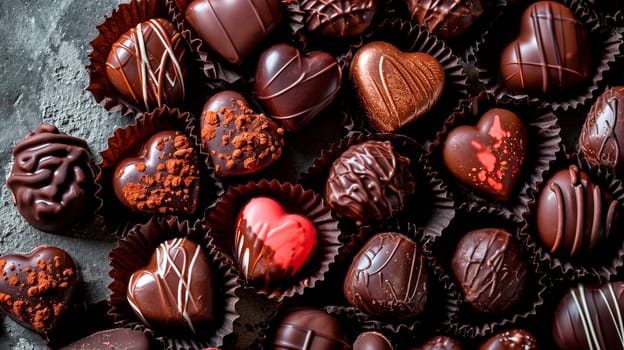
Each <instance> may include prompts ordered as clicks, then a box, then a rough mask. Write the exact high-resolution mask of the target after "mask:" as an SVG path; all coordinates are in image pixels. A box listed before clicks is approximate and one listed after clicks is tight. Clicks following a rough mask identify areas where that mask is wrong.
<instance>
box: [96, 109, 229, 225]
mask: <svg viewBox="0 0 624 350" xmlns="http://www.w3.org/2000/svg"><path fill="white" fill-rule="evenodd" d="M194 123H195V121H194V118H193V117H192V116H191V115H190V114H189V113H188V112H185V113H182V112H180V111H179V110H177V109H170V108H168V107H166V106H165V107H161V108H158V109H156V110H154V111H153V112H149V113H145V114H144V115H143V116H142V117H141V118H139V119H137V120H136V121H135V123H134V124H133V125H130V126H128V127H126V128H123V129H116V130H115V132H114V133H113V135H112V136H111V137H110V138H109V139H108V148H107V149H106V150H104V151H102V152H101V153H100V154H101V156H102V162H101V163H100V164H99V167H100V173H99V174H98V176H97V178H96V180H95V182H96V185H97V186H98V189H97V191H96V194H95V195H96V196H97V197H98V198H99V199H100V201H101V203H102V205H101V206H100V208H99V209H98V214H99V215H101V216H102V217H103V219H104V226H105V227H106V228H107V229H108V230H109V231H110V232H111V233H112V234H113V235H114V236H116V237H123V236H124V235H125V234H126V232H127V231H128V230H129V229H130V228H132V227H133V226H134V225H136V224H139V223H145V222H147V220H149V218H150V215H147V214H145V215H141V214H137V213H135V212H132V211H131V210H130V209H128V208H126V207H125V206H124V205H123V204H121V202H120V201H119V199H118V198H117V195H116V194H115V192H114V190H113V188H112V179H113V176H114V171H115V168H116V166H117V164H118V163H119V162H120V161H122V160H123V159H125V158H126V157H127V156H128V154H129V152H133V151H136V150H137V149H138V148H140V147H141V146H143V144H144V143H145V142H146V141H147V140H148V139H149V138H150V137H151V136H152V135H154V134H155V133H157V132H159V131H163V130H178V131H181V132H183V133H184V134H185V135H186V136H188V137H189V138H190V139H191V142H192V143H193V145H194V146H195V151H196V153H197V155H198V168H199V171H200V178H201V180H200V188H201V192H200V196H199V200H198V204H197V209H196V211H195V213H194V214H193V215H180V216H178V219H179V220H180V221H186V220H188V221H190V222H191V224H193V223H194V222H195V221H197V220H199V219H201V218H202V215H203V213H204V210H205V209H206V208H209V207H210V206H212V205H214V203H215V202H216V200H217V198H218V197H219V196H220V195H221V194H222V193H223V188H222V187H221V183H220V182H219V180H217V179H216V178H215V177H214V169H211V168H207V167H205V166H202V164H203V160H202V159H201V153H200V152H199V141H198V137H197V135H196V130H195V126H194Z"/></svg>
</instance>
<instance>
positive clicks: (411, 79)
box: [350, 41, 445, 132]
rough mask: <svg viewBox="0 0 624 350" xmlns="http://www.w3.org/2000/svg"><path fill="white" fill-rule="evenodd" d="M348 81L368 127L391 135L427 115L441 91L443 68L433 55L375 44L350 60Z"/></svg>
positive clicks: (443, 75)
mask: <svg viewBox="0 0 624 350" xmlns="http://www.w3.org/2000/svg"><path fill="white" fill-rule="evenodd" d="M350 72H351V73H350V78H351V81H353V84H354V85H355V88H356V90H357V93H358V95H359V96H360V100H361V101H362V104H363V106H364V109H365V110H366V115H367V117H368V121H369V122H370V124H371V125H372V126H373V127H374V128H375V129H377V130H378V131H382V132H393V131H396V130H397V129H399V128H400V127H402V126H404V125H406V124H409V123H411V122H413V121H415V120H417V119H418V118H420V117H422V116H423V115H424V114H425V113H427V112H428V111H429V110H430V109H431V108H432V107H433V106H434V105H435V104H436V103H437V102H438V100H439V99H440V97H441V96H442V91H443V90H444V81H445V74H444V68H443V67H442V65H441V64H440V62H439V61H438V60H436V59H435V58H434V57H433V56H431V55H429V54H426V53H422V52H402V51H400V50H399V49H397V48H396V47H394V46H393V45H391V44H388V43H386V42H382V41H374V42H371V43H368V44H366V45H364V46H362V47H361V48H360V49H359V50H358V52H357V53H356V54H355V56H354V57H353V62H352V63H351V71H350Z"/></svg>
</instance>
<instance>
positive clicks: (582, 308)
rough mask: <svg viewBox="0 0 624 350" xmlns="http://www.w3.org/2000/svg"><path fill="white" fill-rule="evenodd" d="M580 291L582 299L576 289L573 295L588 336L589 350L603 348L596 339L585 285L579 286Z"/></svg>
mask: <svg viewBox="0 0 624 350" xmlns="http://www.w3.org/2000/svg"><path fill="white" fill-rule="evenodd" d="M578 293H579V296H580V301H579V298H578V297H577V295H576V290H574V289H573V290H572V293H571V295H572V299H573V300H574V303H575V304H576V307H577V308H578V310H579V316H580V318H581V323H582V325H583V330H584V332H585V336H586V338H587V345H588V346H589V350H603V349H601V348H600V344H598V341H597V340H596V333H595V330H594V327H593V324H592V322H591V315H589V310H588V307H587V300H586V299H585V293H584V288H583V285H579V286H578ZM594 345H596V347H594Z"/></svg>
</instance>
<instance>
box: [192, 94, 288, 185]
mask: <svg viewBox="0 0 624 350" xmlns="http://www.w3.org/2000/svg"><path fill="white" fill-rule="evenodd" d="M201 140H202V146H203V147H204V151H205V152H207V153H208V154H209V155H210V160H211V161H212V164H213V165H214V167H215V174H216V175H217V176H220V177H228V176H239V175H248V174H252V173H256V172H259V171H262V170H264V169H266V168H267V167H269V166H270V165H271V164H273V163H275V162H276V161H277V160H278V159H279V158H280V157H281V156H282V151H283V150H284V129H283V128H281V127H280V126H279V125H278V124H277V123H275V122H274V121H273V120H271V119H270V118H268V117H266V116H265V115H264V114H259V113H255V112H254V111H253V110H252V109H251V108H250V107H249V104H248V102H247V100H246V99H245V98H244V97H243V96H242V95H241V94H239V93H238V92H235V91H231V90H228V91H222V92H219V93H217V94H215V95H213V96H212V97H210V98H209V99H208V101H206V103H205V104H204V109H203V111H202V115H201Z"/></svg>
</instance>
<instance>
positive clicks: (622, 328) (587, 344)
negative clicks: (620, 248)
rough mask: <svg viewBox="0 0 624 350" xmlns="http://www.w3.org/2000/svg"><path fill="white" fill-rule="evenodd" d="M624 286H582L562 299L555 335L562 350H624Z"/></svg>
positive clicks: (608, 284) (555, 319)
mask: <svg viewBox="0 0 624 350" xmlns="http://www.w3.org/2000/svg"><path fill="white" fill-rule="evenodd" d="M622 315H624V283H623V282H619V281H618V282H611V283H607V284H603V285H601V286H585V285H582V284H579V285H578V286H576V287H574V288H572V289H570V290H569V291H568V292H567V293H566V295H565V296H564V297H563V298H562V299H561V301H560V302H559V305H558V306H557V309H556V310H555V316H554V319H553V327H552V334H553V338H554V339H555V342H556V343H557V344H558V345H559V348H560V349H566V350H584V349H605V350H606V349H609V350H622V349H624V342H622V334H624V324H623V322H622Z"/></svg>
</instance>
